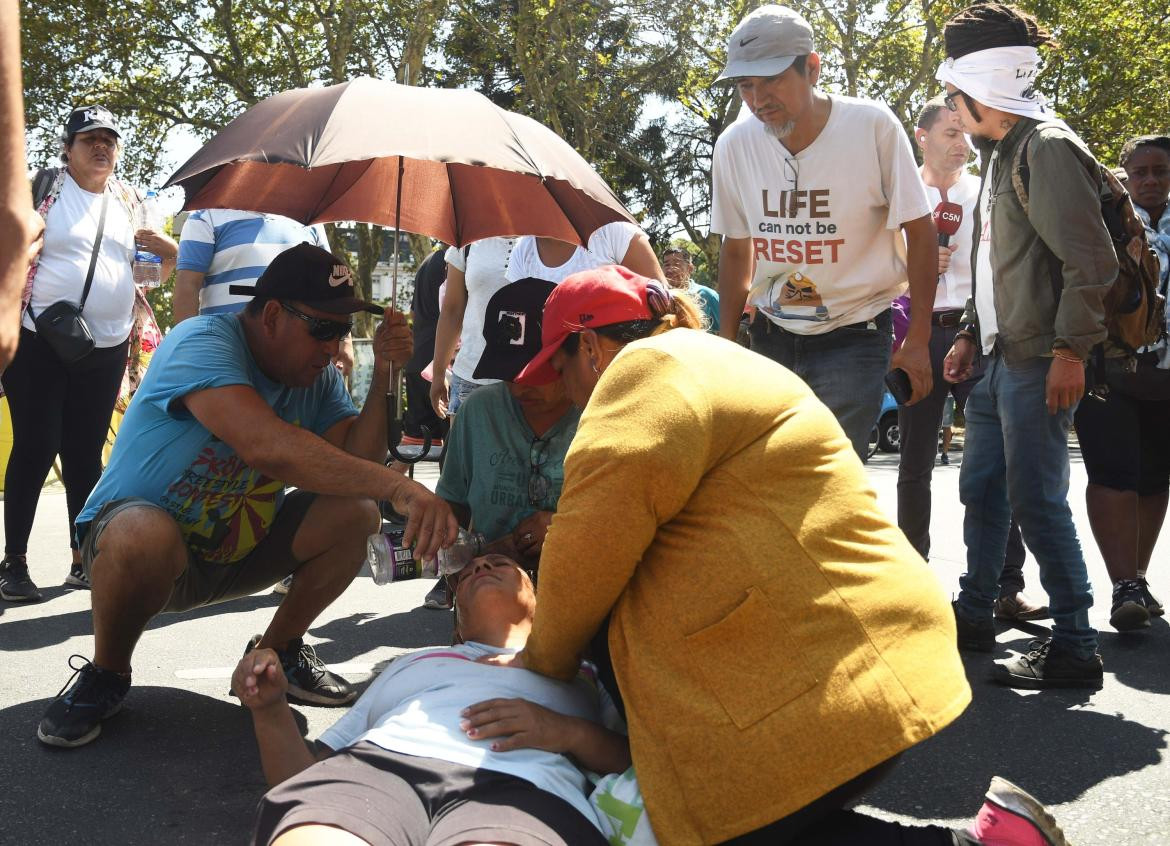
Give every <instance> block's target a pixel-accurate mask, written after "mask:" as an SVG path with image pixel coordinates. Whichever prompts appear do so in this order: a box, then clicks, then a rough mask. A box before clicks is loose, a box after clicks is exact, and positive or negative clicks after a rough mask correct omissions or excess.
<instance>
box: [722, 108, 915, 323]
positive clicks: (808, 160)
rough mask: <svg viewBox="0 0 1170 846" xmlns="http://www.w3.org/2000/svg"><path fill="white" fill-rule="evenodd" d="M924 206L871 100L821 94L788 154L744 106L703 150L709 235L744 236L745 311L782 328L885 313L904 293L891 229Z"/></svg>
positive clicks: (885, 118)
mask: <svg viewBox="0 0 1170 846" xmlns="http://www.w3.org/2000/svg"><path fill="white" fill-rule="evenodd" d="M931 209H932V206H930V205H929V204H928V202H927V199H926V190H925V188H924V186H923V184H922V179H921V177H920V176H919V174H918V164H917V162H916V161H915V159H914V153H913V152H912V150H911V148H910V142H909V139H908V138H907V137H906V133H905V131H904V130H903V129H902V126H901V124H900V123H898V120H897V118H895V117H894V114H893V112H891V111H890V110H889V109H888V108H887V107H886V106H884V105H882V104H880V103H875V102H873V101H870V100H862V99H858V98H855V97H842V96H837V95H833V97H832V107H831V110H830V112H829V119H828V122H827V123H826V125H825V127H824V129H822V130H821V133H820V135H818V136H817V138H816V139H815V140H814V141H813V142H812V144H810V145H809V146H808V147H806V148H805V149H804V150H801V151H800V152H799V153H797V154H796V155H792V154H791V153H790V152H789V151H788V150H787V148H785V146H784V145H783V143H781V142H780V140H779V139H777V138H776V137H775V136H774V135H772V134H771V133H770V132H769V131H768V128H767V127H766V126H765V125H764V123H763V122H762V121H760V120H759V119H757V118H756V117H755V116H754V115H752V114H751V113H750V112H748V111H747V110H746V109H745V110H744V112H743V114H742V115H741V117H740V118H739V120H738V121H736V123H734V124H733V125H732V126H730V127H729V128H728V129H727V130H726V131H725V132H724V133H723V134H722V135H721V136H720V137H719V140H718V141H717V142H716V144H715V153H714V162H713V165H712V208H711V230H712V231H713V232H718V233H720V234H722V235H725V236H727V237H729V238H750V239H751V243H752V260H753V262H754V272H753V275H752V285H751V290H750V292H749V294H748V304H749V305H754V306H757V307H758V308H759V309H760V311H761V313H763V314H764V315H766V316H767V317H768V318H769V319H770V320H772V321H773V322H774V323H777V324H779V325H780V326H782V327H784V328H785V329H787V330H789V331H791V332H795V333H798V334H802V335H817V334H821V333H824V332H829V331H831V330H833V329H836V328H837V327H839V326H842V325H847V324H850V323H857V322H860V321H863V320H869V319H871V318H872V317H874V316H875V315H877V314H879V313H880V312H882V311H884V310H885V309H887V308H889V307H890V301H891V300H892V299H894V298H895V297H897V296H898V295H900V294H901V293H902V292H903V290H904V289H905V285H906V243H905V240H904V238H903V236H902V233H901V232H900V231H899V228H900V227H901V225H902V224H903V223H906V222H908V221H911V220H916V219H918V218H921V217H924V216H925V215H928V214H930V212H931Z"/></svg>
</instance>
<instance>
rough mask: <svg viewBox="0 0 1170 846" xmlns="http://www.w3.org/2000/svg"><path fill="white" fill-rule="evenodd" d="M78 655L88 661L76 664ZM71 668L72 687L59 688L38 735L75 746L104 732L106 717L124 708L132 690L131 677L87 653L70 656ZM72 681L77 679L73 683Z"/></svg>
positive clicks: (45, 740)
mask: <svg viewBox="0 0 1170 846" xmlns="http://www.w3.org/2000/svg"><path fill="white" fill-rule="evenodd" d="M74 658H80V659H81V660H82V661H84V662H85V663H84V664H82V665H81V666H80V667H76V666H74V665H73V659H74ZM69 668H70V669H71V670H74V673H73V675H72V676H71V677H70V679H69V681H67V682H65V687H68V688H69V690H68V691H67V692H66V691H65V687H63V688H61V690H59V691H58V692H57V698H56V699H54V700H53V702H52V704H50V705H49V707H48V710H46V711H45V716H43V717H42V718H41V724H40V725H39V726H37V738H38V739H39V740H40V741H41V743H47V744H48V745H49V746H65V747H69V748H72V747H74V746H84V745H85V744H87V743H89V742H90V741H91V740H93V739H94V738H96V737H97V736H98V735H99V734H101V731H102V720H104V719H106V718H108V717H112V716H114V714H116V713H118V711H119V710H121V708H122V700H123V699H125V698H126V692H127V691H128V690H130V679H128V678H126V677H124V676H122V675H119V674H118V673H115V672H114V671H113V670H103V669H102V668H101V667H99V666H98V665H97V664H95V663H93V662H92V661H90V660H89V659H88V658H86V657H85V656H84V655H71V656H69ZM74 679H77V681H73V680H74ZM69 682H73V686H72V687H70V686H69ZM62 693H64V694H65V695H64V696H62V695H61V694H62Z"/></svg>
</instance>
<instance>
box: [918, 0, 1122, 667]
mask: <svg viewBox="0 0 1170 846" xmlns="http://www.w3.org/2000/svg"><path fill="white" fill-rule="evenodd" d="M944 39H945V42H946V50H947V56H948V58H947V60H946V61H945V62H944V63H943V64H942V65H941V66H940V67H939V70H938V78H939V80H940V81H942V82H944V83H945V84H946V88H947V97H946V100H947V104H948V106H949V107H950V108H952V109H954V110H955V111H957V112H958V115H959V118H960V120H961V122H962V124H963V127H964V129H965V130H966V131H967V132H969V133H970V134H972V135H973V136H975V137H976V139H977V140H982V141H983V142H985V143H984V144H983V147H984V149H985V151H986V152H985V155H984V167H983V183H982V190H981V192H980V198H979V202H978V204H977V206H976V209H977V211H976V217H975V226H976V231H977V232H978V233H980V234H979V237H978V238H976V239H975V245H974V249H973V256H972V261H971V265H972V267H973V268H974V280H973V283H972V298H971V300H972V302H971V303H970V304H969V307H968V315H966V316H967V317H969V318H970V321H969V322H968V323H967V324H966V325H965V326H964V328H963V329H962V330H961V331H960V332H959V333H958V336H957V337H956V339H955V345H954V347H953V348H952V350H951V352H950V354H949V355H948V356H947V359H946V361H945V362H944V365H943V368H944V373H943V376H944V378H946V379H948V380H949V381H960V380H962V379H964V378H966V377H967V374H968V373H969V371H970V368H971V363H972V361H973V360H974V357H975V355H976V353H977V352H978V351H979V350H982V353H983V354H984V356H986V358H987V368H986V375H985V376H984V378H983V379H982V380H981V381H980V382H979V384H978V385H977V386H976V387H975V389H974V390H973V391H972V393H971V397H970V399H969V400H968V402H967V408H966V418H967V429H966V448H965V455H964V459H963V468H962V471H961V475H960V477H959V492H960V496H961V498H962V501H963V504H964V505H965V506H966V509H967V510H966V517H965V520H964V526H963V535H964V540H965V542H966V544H967V573H966V574H965V575H964V576H963V577H962V578H961V579H960V585H961V588H962V591H961V593H960V595H959V599H958V601H957V602H956V603H955V614H956V620H957V623H958V631H959V645H960V647H963V648H968V649H974V650H978V651H984V652H991V651H992V650H993V649H994V648H995V629H994V627H993V624H992V607H993V605H994V602H995V599H996V597H997V595H998V588H997V581H998V577H999V574H1000V570H1001V569H1002V567H1003V556H1004V549H1005V546H1006V543H1007V535H1008V525H1009V519H1010V515H1011V514H1013V513H1014V514H1015V516H1016V519H1017V520H1018V521H1019V525H1020V529H1021V530H1022V531H1023V535H1024V540H1025V541H1027V543H1028V547H1029V548H1030V549H1032V551H1033V553H1034V554H1035V556H1036V560H1037V563H1038V564H1039V566H1040V580H1041V582H1042V583H1043V585H1044V588H1045V590H1046V591H1047V592H1048V595H1049V598H1050V607H1051V610H1052V618H1053V623H1054V624H1053V631H1052V639H1051V640H1046V641H1043V642H1042V643H1041V644H1040V645H1039V646H1038V647H1037V648H1035V649H1033V650H1032V651H1030V652H1029V653H1028V654H1026V655H1024V656H1021V657H1020V658H1018V659H1015V660H1013V661H1008V662H1003V663H1000V664H997V665H996V667H995V671H996V676H997V678H998V679H999V680H1000V681H1002V682H1004V683H1005V684H1009V685H1012V686H1015V687H1026V688H1049V687H1089V688H1098V687H1100V686H1101V678H1102V664H1101V657H1100V656H1099V655H1098V654H1097V632H1096V631H1095V630H1094V629H1093V628H1092V627H1091V626H1090V625H1089V608H1090V607H1091V606H1092V604H1093V594H1092V589H1091V587H1090V585H1089V579H1088V573H1087V570H1086V568H1085V561H1084V558H1083V556H1082V554H1081V548H1080V544H1079V542H1078V540H1077V534H1076V528H1075V527H1074V526H1073V522H1072V514H1071V512H1070V510H1069V507H1068V480H1069V459H1068V431H1069V428H1070V426H1071V424H1072V418H1073V413H1074V411H1075V410H1076V406H1077V403H1078V402H1079V401H1080V399H1081V396H1082V394H1083V393H1084V388H1085V364H1084V363H1085V360H1086V359H1087V358H1088V356H1089V353H1090V350H1091V349H1092V348H1093V346H1094V345H1096V344H1098V343H1100V342H1101V341H1103V340H1104V339H1105V334H1106V333H1105V326H1104V308H1103V305H1102V303H1103V300H1104V297H1105V294H1106V293H1107V292H1108V290H1109V287H1110V285H1112V283H1113V281H1114V279H1115V278H1116V276H1117V257H1116V254H1115V253H1114V251H1113V246H1112V242H1111V241H1110V238H1109V233H1108V231H1107V230H1106V229H1105V225H1104V222H1103V220H1102V217H1101V205H1100V201H1101V193H1102V187H1103V186H1102V184H1101V177H1100V172H1099V170H1098V168H1097V167H1096V165H1095V161H1094V159H1093V157H1092V155H1091V154H1090V153H1089V151H1088V150H1087V149H1086V148H1085V146H1084V144H1083V143H1082V142H1081V140H1080V139H1079V138H1077V136H1076V135H1075V134H1074V133H1073V132H1072V130H1070V129H1069V128H1068V127H1067V126H1065V125H1064V124H1063V123H1060V122H1059V121H1053V120H1052V115H1051V112H1050V111H1049V110H1048V109H1046V108H1045V106H1044V100H1043V97H1041V96H1040V95H1038V94H1037V93H1036V91H1035V86H1034V82H1035V75H1036V70H1037V65H1038V54H1037V51H1036V47H1038V46H1040V45H1041V44H1044V43H1046V42H1047V41H1048V40H1050V39H1049V36H1048V34H1047V33H1046V32H1044V30H1043V29H1041V28H1040V26H1039V25H1038V24H1037V23H1036V21H1035V19H1034V18H1032V17H1031V16H1030V15H1027V14H1025V13H1023V12H1020V11H1019V10H1017V9H1014V8H1012V7H1010V6H1005V5H1001V4H998V3H992V4H981V5H978V6H973V7H971V8H970V9H967V10H966V11H964V12H961V13H959V15H957V16H956V17H955V18H953V19H952V20H951V21H950V22H949V23H948V24H947V26H946V29H945V30H944ZM1022 148H1023V149H1022ZM1024 165H1026V169H1025V167H1024ZM1021 193H1022V194H1023V195H1024V196H1025V197H1027V198H1028V202H1027V205H1026V206H1025V204H1024V203H1023V202H1022V201H1021V197H1020V194H1021ZM993 233H994V235H993ZM1009 501H1010V510H1009Z"/></svg>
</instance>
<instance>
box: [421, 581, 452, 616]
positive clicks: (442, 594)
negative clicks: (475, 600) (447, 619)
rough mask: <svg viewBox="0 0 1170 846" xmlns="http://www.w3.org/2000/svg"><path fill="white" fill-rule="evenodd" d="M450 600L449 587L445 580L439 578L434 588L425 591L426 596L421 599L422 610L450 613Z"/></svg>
mask: <svg viewBox="0 0 1170 846" xmlns="http://www.w3.org/2000/svg"><path fill="white" fill-rule="evenodd" d="M451 599H452V598H451V586H450V585H448V584H447V580H446V579H445V578H443V577H441V576H440V577H439V580H438V581H437V582H435V586H434V587H433V588H431V589H430V590H429V591H427V595H426V596H425V597H423V608H434V609H436V610H438V611H450V610H451V606H452V605H453V604H454V603H453V602H452V601H451Z"/></svg>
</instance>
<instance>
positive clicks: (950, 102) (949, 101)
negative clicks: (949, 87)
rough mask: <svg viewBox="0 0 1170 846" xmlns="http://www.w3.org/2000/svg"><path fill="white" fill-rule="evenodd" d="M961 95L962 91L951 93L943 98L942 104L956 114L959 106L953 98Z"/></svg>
mask: <svg viewBox="0 0 1170 846" xmlns="http://www.w3.org/2000/svg"><path fill="white" fill-rule="evenodd" d="M962 93H963V92H962V91H952V92H951V93H949V94H947V95H946V96H945V97H943V103H944V104H946V107H947V108H948V109H950V110H951V111H952V112H957V111H958V110H959V104H958V103H956V102H955V98H956V97H958V96H959V95H960V94H962Z"/></svg>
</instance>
